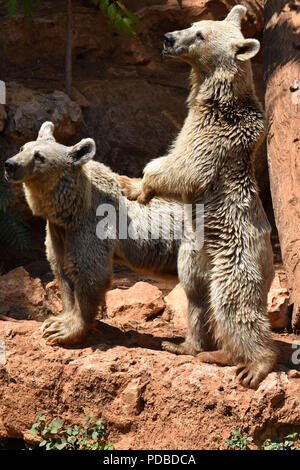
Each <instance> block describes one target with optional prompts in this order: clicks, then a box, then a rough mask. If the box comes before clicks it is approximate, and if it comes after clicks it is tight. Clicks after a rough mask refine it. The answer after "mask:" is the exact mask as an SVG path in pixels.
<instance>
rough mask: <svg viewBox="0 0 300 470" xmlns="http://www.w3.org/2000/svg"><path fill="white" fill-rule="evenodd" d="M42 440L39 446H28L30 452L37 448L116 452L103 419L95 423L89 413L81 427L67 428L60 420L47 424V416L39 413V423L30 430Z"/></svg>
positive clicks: (34, 424)
mask: <svg viewBox="0 0 300 470" xmlns="http://www.w3.org/2000/svg"><path fill="white" fill-rule="evenodd" d="M29 432H30V433H31V434H34V435H35V436H36V437H37V438H39V439H40V442H39V444H38V445H36V444H27V445H26V447H27V449H28V450H35V449H36V448H37V447H39V448H42V449H44V450H114V446H113V444H112V443H111V442H108V440H107V431H106V429H105V426H104V424H103V423H102V421H101V419H98V420H97V421H96V422H94V418H93V417H92V416H90V413H88V415H87V417H86V419H85V421H84V422H83V424H82V425H81V426H78V425H77V424H75V425H74V426H70V427H68V428H65V427H64V425H63V422H62V421H61V420H60V419H55V420H53V421H51V422H49V423H47V421H46V418H45V416H44V415H43V414H42V413H41V412H40V411H39V412H38V414H37V421H36V422H35V423H33V425H32V427H31V429H30V430H29Z"/></svg>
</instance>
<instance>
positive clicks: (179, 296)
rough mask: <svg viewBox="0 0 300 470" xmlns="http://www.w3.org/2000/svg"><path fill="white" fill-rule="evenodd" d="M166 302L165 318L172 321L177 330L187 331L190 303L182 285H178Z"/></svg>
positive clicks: (166, 298)
mask: <svg viewBox="0 0 300 470" xmlns="http://www.w3.org/2000/svg"><path fill="white" fill-rule="evenodd" d="M164 300H165V303H166V309H165V311H164V314H163V316H164V318H166V319H169V320H171V321H172V323H173V324H174V326H175V327H176V328H182V329H184V330H186V328H187V306H188V301H187V297H186V295H185V292H184V290H183V287H182V285H181V284H180V283H179V284H177V286H175V287H174V289H172V291H171V292H170V293H169V294H168V295H167V296H166V297H165V298H164Z"/></svg>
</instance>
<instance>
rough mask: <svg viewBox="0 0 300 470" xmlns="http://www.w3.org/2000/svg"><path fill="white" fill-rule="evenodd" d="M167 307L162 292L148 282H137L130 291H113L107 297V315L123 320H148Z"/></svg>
mask: <svg viewBox="0 0 300 470" xmlns="http://www.w3.org/2000/svg"><path fill="white" fill-rule="evenodd" d="M164 307H165V303H164V301H163V296H162V292H161V291H160V290H159V289H158V287H156V286H152V285H151V284H149V283H147V282H142V281H141V282H137V283H136V284H134V286H132V287H130V288H129V289H126V290H124V289H113V290H111V291H109V292H108V293H107V295H106V314H107V316H108V317H109V318H115V317H117V316H118V317H120V318H121V319H122V320H126V319H127V320H128V319H129V320H130V319H132V318H134V319H136V320H148V319H149V318H151V317H153V316H155V315H157V314H158V313H160V312H161V311H162V310H163V309H164Z"/></svg>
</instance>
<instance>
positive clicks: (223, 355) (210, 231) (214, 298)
mask: <svg viewBox="0 0 300 470" xmlns="http://www.w3.org/2000/svg"><path fill="white" fill-rule="evenodd" d="M245 11H246V8H245V7H243V6H241V5H237V6H236V7H234V8H233V9H232V10H231V12H230V13H229V15H228V16H227V18H226V19H225V20H224V21H200V22H197V23H194V24H193V25H192V26H191V27H190V28H188V29H186V30H183V31H175V32H173V33H169V34H168V35H166V43H165V49H164V53H165V54H167V55H170V56H171V57H175V58H177V59H181V60H184V61H186V62H188V63H189V64H190V65H191V67H192V71H191V92H190V95H189V98H188V107H189V112H188V116H187V118H186V121H185V123H184V125H183V128H182V130H181V132H180V133H179V135H178V137H177V139H176V140H175V142H174V143H173V145H172V147H171V149H170V152H169V153H168V155H167V156H164V157H161V158H158V159H156V160H153V161H152V162H150V163H149V164H148V165H147V166H146V168H145V170H144V177H143V180H142V183H141V184H139V185H135V184H134V183H133V182H132V181H131V180H129V179H128V178H127V177H126V176H124V177H121V178H120V183H121V185H122V187H123V192H124V194H125V195H126V196H127V197H128V198H130V199H132V200H133V199H137V200H138V201H139V202H140V203H143V204H147V203H148V202H149V201H150V200H151V199H152V197H154V196H161V197H170V198H173V199H176V200H179V201H183V202H185V203H191V202H192V203H203V204H204V208H205V242H204V246H203V248H202V249H201V250H200V251H199V252H196V253H194V260H193V262H194V263H195V264H196V265H197V266H198V272H197V273H198V274H197V276H198V277H197V287H194V286H193V283H190V282H187V279H189V278H193V276H188V275H187V273H188V271H189V268H190V267H189V266H187V265H185V263H184V259H182V260H181V256H180V255H179V263H178V269H179V277H180V280H181V282H182V285H183V287H184V288H185V291H186V292H187V294H188V296H189V299H190V308H189V318H188V323H189V329H188V333H187V338H186V341H185V343H183V344H181V345H174V344H171V343H165V344H164V345H163V346H164V348H165V349H167V350H168V351H172V352H175V353H190V352H191V351H192V352H194V353H197V352H199V351H203V352H201V353H200V354H199V359H200V360H203V361H208V362H217V363H222V364H225V363H234V364H239V368H238V374H239V379H240V380H241V382H242V383H243V384H244V385H248V386H251V387H256V386H257V384H258V383H259V382H260V380H262V379H263V378H264V377H265V376H266V375H267V374H268V373H269V372H270V371H271V370H272V369H273V367H274V365H275V363H276V352H275V348H274V344H273V341H272V339H271V331H270V326H269V321H268V318H267V315H266V305H267V293H268V290H269V287H270V284H271V281H272V279H273V275H274V274H273V255H272V248H271V244H270V225H269V223H268V220H267V217H266V215H265V212H264V210H263V207H262V204H261V201H260V198H259V194H258V188H257V183H256V180H255V176H254V155H255V150H256V148H257V147H258V145H259V143H260V142H261V140H262V138H263V135H264V117H263V112H262V109H261V106H260V104H259V103H258V100H257V98H256V95H255V91H254V86H253V79H252V70H251V64H250V60H249V59H251V58H252V57H253V56H254V55H255V54H256V53H257V52H258V50H259V42H258V41H257V40H255V39H245V38H244V37H243V35H242V33H241V30H240V25H241V19H242V17H243V15H244V14H245ZM186 243H187V244H188V241H187V242H186ZM187 251H188V248H187ZM182 252H183V251H182ZM191 269H193V271H194V272H196V268H194V267H193V268H191ZM199 277H202V282H201V288H200V289H199V288H198V285H199V284H198V279H199ZM191 299H192V301H191ZM194 306H195V308H194ZM199 311H201V312H202V314H203V317H204V319H205V320H202V321H201V320H200V319H199V317H198V315H199ZM200 322H201V324H202V327H200V325H199V324H200ZM203 324H204V325H205V326H206V327H205V328H203ZM207 328H209V331H210V332H211V333H212V335H213V342H214V341H215V342H216V343H217V345H218V346H219V347H220V348H221V350H220V351H212V352H207V349H208V348H207V335H208V333H207Z"/></svg>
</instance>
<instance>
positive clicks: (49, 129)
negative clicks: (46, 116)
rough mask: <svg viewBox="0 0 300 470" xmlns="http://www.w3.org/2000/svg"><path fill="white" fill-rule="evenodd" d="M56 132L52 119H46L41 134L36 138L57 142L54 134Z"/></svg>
mask: <svg viewBox="0 0 300 470" xmlns="http://www.w3.org/2000/svg"><path fill="white" fill-rule="evenodd" d="M53 132H54V124H53V122H51V121H46V122H44V124H42V126H41V128H40V130H39V135H38V137H37V139H36V140H48V141H53V142H55V138H54V136H53Z"/></svg>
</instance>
